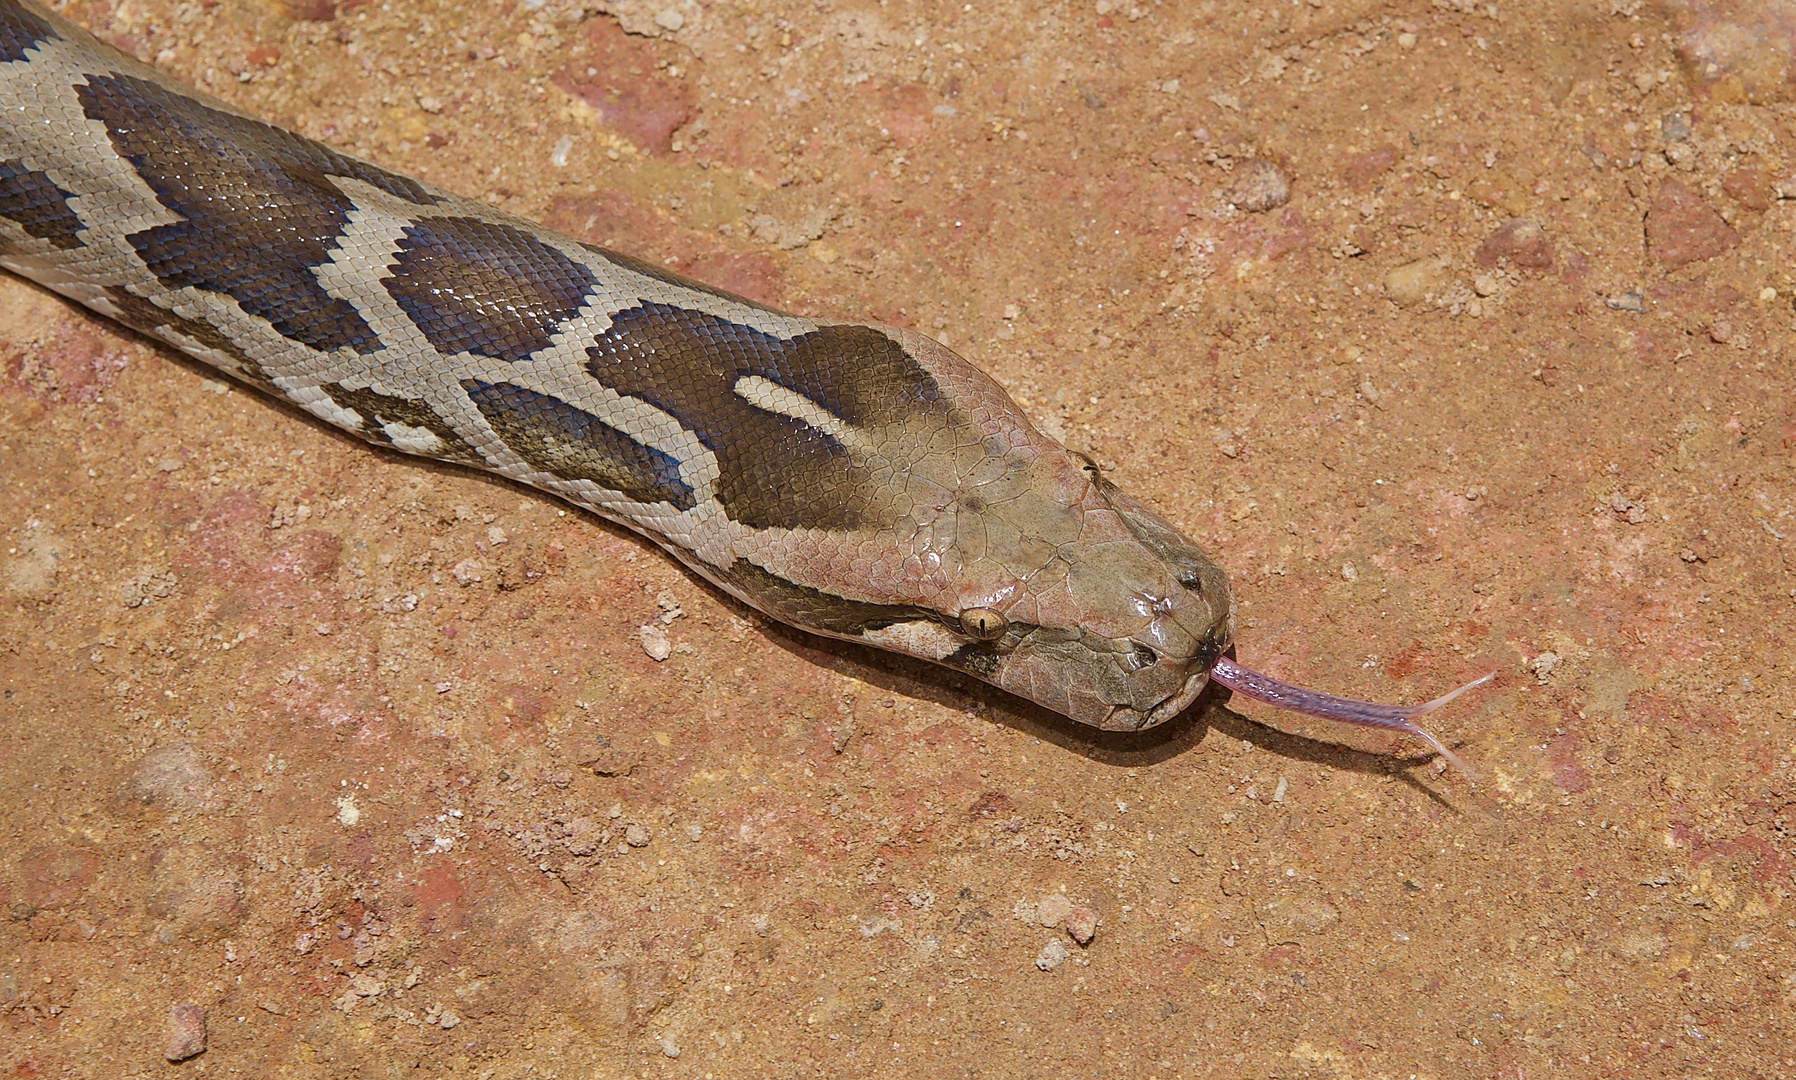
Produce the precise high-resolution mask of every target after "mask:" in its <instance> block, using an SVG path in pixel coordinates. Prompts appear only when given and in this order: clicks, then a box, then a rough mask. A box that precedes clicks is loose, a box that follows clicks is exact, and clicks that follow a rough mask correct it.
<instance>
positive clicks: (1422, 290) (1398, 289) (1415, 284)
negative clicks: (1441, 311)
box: [1384, 259, 1445, 307]
mask: <svg viewBox="0 0 1796 1080" xmlns="http://www.w3.org/2000/svg"><path fill="white" fill-rule="evenodd" d="M1444 270H1445V268H1444V267H1443V266H1442V265H1441V262H1440V260H1439V259H1417V260H1416V261H1414V262H1408V263H1404V264H1403V265H1402V266H1399V267H1396V268H1395V269H1393V270H1392V271H1391V272H1390V273H1388V274H1386V275H1385V276H1384V291H1385V295H1386V296H1389V297H1390V298H1391V299H1392V300H1394V301H1396V302H1397V303H1399V304H1402V305H1403V306H1404V307H1414V306H1415V305H1417V304H1419V303H1421V302H1422V301H1423V300H1426V299H1427V298H1428V294H1430V293H1432V292H1433V291H1434V290H1435V289H1436V288H1437V287H1438V286H1439V285H1440V283H1441V281H1442V280H1443V278H1444Z"/></svg>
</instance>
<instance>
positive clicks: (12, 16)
mask: <svg viewBox="0 0 1796 1080" xmlns="http://www.w3.org/2000/svg"><path fill="white" fill-rule="evenodd" d="M61 36H62V35H60V34H58V33H57V32H56V28H55V27H54V26H51V25H50V21H49V20H48V19H45V18H43V17H42V16H40V15H39V14H37V12H35V11H31V10H29V9H27V8H26V7H25V6H24V5H23V4H17V3H10V2H0V63H7V64H10V63H12V62H14V61H16V60H23V59H25V53H26V51H27V50H29V49H30V48H31V47H32V46H34V45H36V44H37V43H38V42H40V41H55V40H57V39H58V38H60V37H61Z"/></svg>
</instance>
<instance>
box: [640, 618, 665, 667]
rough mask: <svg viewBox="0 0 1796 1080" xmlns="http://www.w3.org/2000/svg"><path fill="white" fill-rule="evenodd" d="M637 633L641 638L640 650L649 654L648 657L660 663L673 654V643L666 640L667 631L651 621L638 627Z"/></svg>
mask: <svg viewBox="0 0 1796 1080" xmlns="http://www.w3.org/2000/svg"><path fill="white" fill-rule="evenodd" d="M636 633H637V635H638V636H639V637H641V638H642V651H643V652H645V653H648V654H649V659H650V660H653V661H655V662H656V663H660V662H661V661H663V660H665V659H667V658H668V657H670V656H672V655H673V643H672V642H670V641H668V640H667V631H666V630H663V629H661V628H660V627H659V626H656V625H655V624H653V623H649V624H647V625H644V626H642V627H639V628H638V629H637V631H636Z"/></svg>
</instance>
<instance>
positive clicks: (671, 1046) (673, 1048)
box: [661, 1035, 680, 1058]
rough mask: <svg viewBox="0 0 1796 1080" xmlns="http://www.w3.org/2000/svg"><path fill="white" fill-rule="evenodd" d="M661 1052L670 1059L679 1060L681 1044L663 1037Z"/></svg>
mask: <svg viewBox="0 0 1796 1080" xmlns="http://www.w3.org/2000/svg"><path fill="white" fill-rule="evenodd" d="M661 1052H662V1053H663V1054H665V1055H667V1056H668V1057H670V1058H677V1057H679V1056H680V1044H679V1043H676V1042H674V1041H673V1040H672V1039H670V1038H668V1037H667V1036H665V1035H663V1036H661Z"/></svg>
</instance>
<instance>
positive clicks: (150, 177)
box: [75, 75, 436, 353]
mask: <svg viewBox="0 0 1796 1080" xmlns="http://www.w3.org/2000/svg"><path fill="white" fill-rule="evenodd" d="M75 92H76V94H77V95H78V96H79V97H80V99H81V106H82V109H83V110H84V111H85V112H86V114H87V116H88V118H89V119H92V120H95V121H97V122H99V123H102V124H105V125H106V131H107V134H108V136H109V137H110V138H111V140H112V146H113V149H114V150H116V151H117V152H118V153H119V155H120V156H121V157H123V158H125V159H126V160H127V161H129V162H130V163H131V165H132V167H133V168H135V169H136V170H137V174H138V175H139V176H141V177H142V178H143V180H144V182H145V183H146V184H148V185H149V186H150V189H151V190H152V191H154V192H155V193H156V198H157V201H159V202H160V203H162V205H163V206H165V207H167V208H168V209H169V210H172V211H174V212H175V213H176V214H179V215H180V216H181V218H182V220H181V221H178V222H174V223H172V224H168V225H157V226H155V227H153V228H149V229H145V230H144V231H142V232H139V233H134V234H133V235H131V236H130V237H129V238H128V239H129V240H130V242H131V246H132V247H133V248H135V249H136V250H137V253H138V255H139V256H140V257H142V259H143V261H144V263H145V265H147V266H148V267H149V269H150V271H151V272H152V273H154V274H155V275H156V277H157V279H158V280H160V281H161V282H162V283H163V284H164V285H166V286H168V287H169V288H171V289H179V288H185V287H189V286H191V287H194V288H199V289H205V290H207V291H210V292H216V293H222V294H224V295H227V296H230V297H232V298H233V299H235V300H236V301H237V303H238V304H239V305H241V306H242V308H243V310H244V311H246V312H248V313H249V314H251V315H254V316H258V317H260V318H263V319H266V320H267V321H268V323H269V324H270V325H271V326H273V327H274V329H275V331H276V332H278V333H280V334H281V335H282V336H284V337H286V338H289V339H291V340H293V341H297V342H299V343H301V344H303V345H307V346H310V347H312V348H314V349H320V350H324V351H332V350H336V349H342V348H349V349H354V350H355V351H356V352H359V353H371V352H376V351H378V350H380V349H382V348H384V347H385V346H384V345H383V343H382V342H381V340H380V338H379V337H378V336H377V335H376V334H375V333H374V331H373V329H371V328H370V327H369V326H368V324H367V322H365V321H364V320H363V319H362V316H361V314H360V313H359V312H357V311H356V309H355V308H354V307H352V306H351V305H350V304H348V303H347V302H345V301H343V300H340V299H338V298H336V297H334V296H331V295H330V294H329V293H327V292H326V291H325V290H324V287H323V286H322V285H320V284H319V282H318V278H317V276H316V275H315V274H314V273H313V271H314V270H315V269H316V268H317V267H318V266H319V265H321V264H322V263H324V262H325V261H326V260H328V259H329V258H330V256H331V252H332V251H333V250H334V248H335V247H336V244H337V240H338V237H339V236H340V235H341V234H342V231H343V228H344V226H345V225H347V223H348V221H349V212H350V210H352V209H353V208H354V203H353V202H352V201H351V200H350V199H349V197H348V196H346V195H345V194H343V192H342V191H341V190H340V189H339V188H338V187H337V186H336V184H335V183H333V182H332V179H331V178H332V177H349V178H353V179H356V180H360V181H362V182H364V183H366V184H368V185H370V186H371V187H375V188H378V189H380V190H382V191H385V192H387V193H388V194H390V195H393V196H395V197H397V198H400V199H404V200H405V201H407V202H411V203H414V204H417V205H427V204H430V203H434V202H435V201H436V200H435V198H434V197H433V196H431V195H430V194H429V193H428V192H426V191H425V190H424V188H422V187H421V186H419V185H418V184H417V182H416V181H412V180H407V179H406V178H405V177H402V176H395V175H394V174H392V173H389V172H386V171H384V170H382V169H377V168H375V167H374V166H372V165H369V164H366V163H365V162H360V161H356V160H354V159H352V158H347V157H344V156H343V155H341V154H338V153H336V152H335V151H332V150H331V149H329V148H328V147H324V146H321V145H319V144H318V143H315V142H313V141H311V140H310V139H305V138H301V137H300V136H298V135H295V134H293V133H291V132H288V131H282V130H281V129H280V128H276V127H271V126H269V125H267V124H263V123H260V122H258V121H255V120H249V119H246V118H244V117H241V116H236V115H233V114H231V113H227V112H221V111H219V110H217V109H213V108H210V107H208V106H206V105H205V104H203V103H201V102H200V101H198V100H196V99H194V98H191V97H187V96H185V95H183V94H179V93H177V92H175V91H173V90H169V89H166V88H164V87H162V86H159V85H157V84H156V83H153V82H149V81H148V80H145V79H138V78H133V77H131V76H127V75H108V76H97V75H90V76H88V78H87V81H86V82H85V83H84V84H81V85H78V86H76V87H75Z"/></svg>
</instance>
